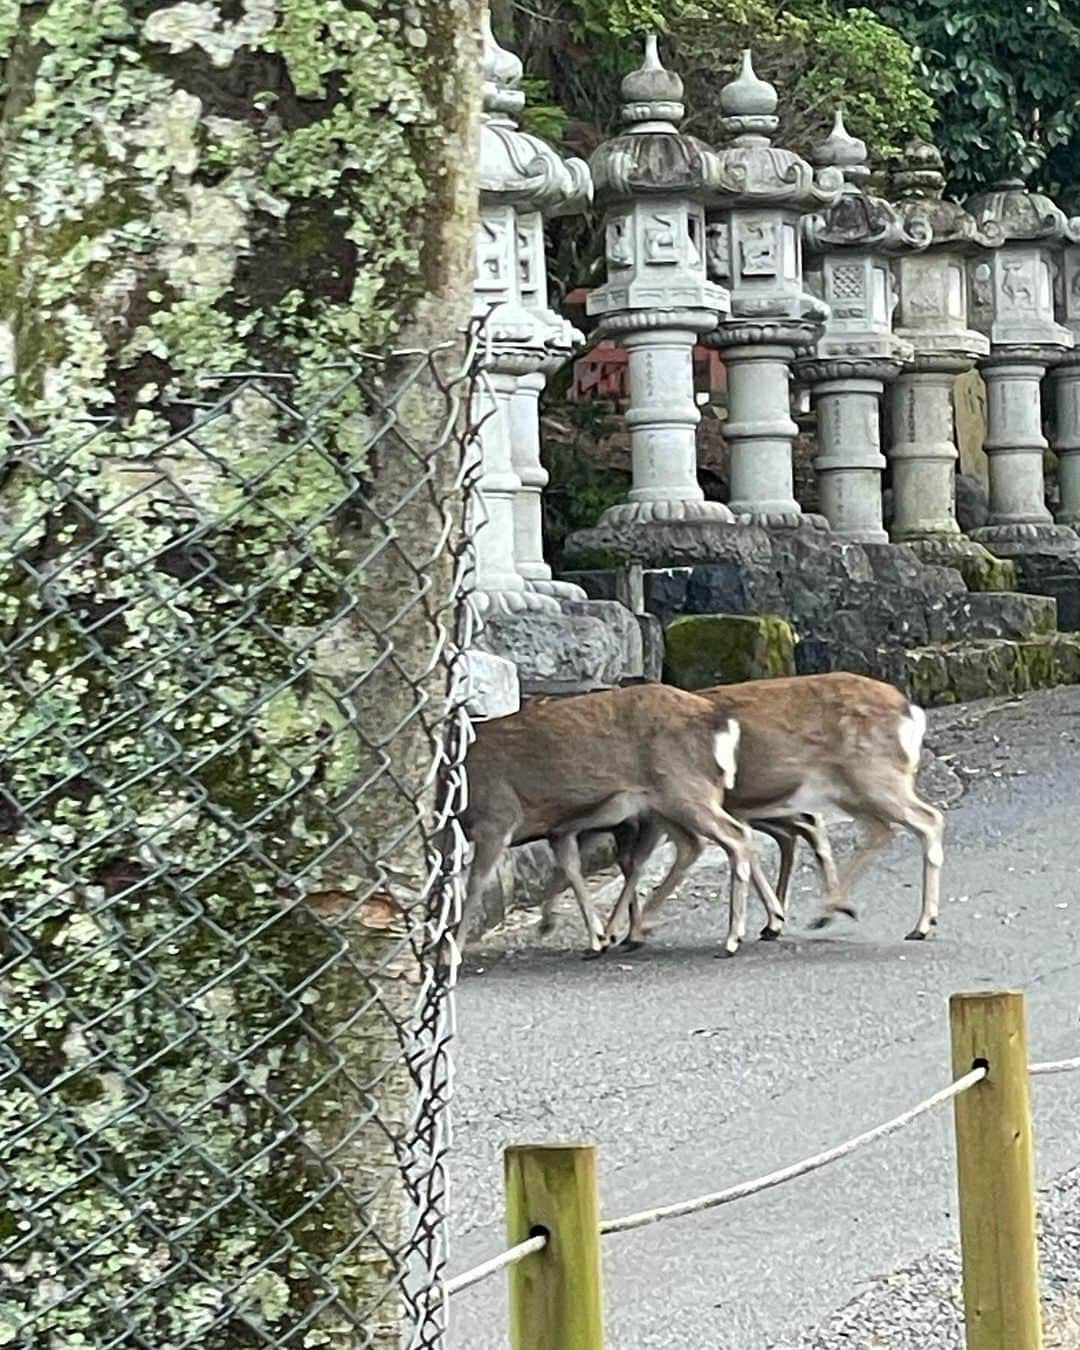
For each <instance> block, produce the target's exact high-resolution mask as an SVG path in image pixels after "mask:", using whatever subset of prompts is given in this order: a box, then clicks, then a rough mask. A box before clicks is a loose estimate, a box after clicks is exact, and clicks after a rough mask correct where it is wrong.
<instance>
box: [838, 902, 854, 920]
mask: <svg viewBox="0 0 1080 1350" xmlns="http://www.w3.org/2000/svg"><path fill="white" fill-rule="evenodd" d="M836 912H837V914H846V915H847V917H848V918H849V919H854V920H855V922H856V923H858V921H859V916H858V914H857V913H856V910H855V906H854V905H837V906H836Z"/></svg>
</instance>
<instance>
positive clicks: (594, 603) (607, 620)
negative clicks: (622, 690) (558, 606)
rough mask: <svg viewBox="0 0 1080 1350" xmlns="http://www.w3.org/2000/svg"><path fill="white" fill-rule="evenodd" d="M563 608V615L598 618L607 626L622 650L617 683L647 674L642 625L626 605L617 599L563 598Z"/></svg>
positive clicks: (613, 639)
mask: <svg viewBox="0 0 1080 1350" xmlns="http://www.w3.org/2000/svg"><path fill="white" fill-rule="evenodd" d="M562 608H563V613H564V614H568V615H572V616H573V615H580V616H582V617H583V618H592V619H596V620H598V621H599V622H600V623H602V624H603V625H604V627H605V628H607V630H608V632H609V633H610V634H611V640H612V642H614V643H615V644H616V646H617V648H618V651H619V671H618V674H617V675H616V677H615V678H616V683H620V682H621V681H623V680H639V679H641V677H642V675H643V674H644V669H643V665H642V638H641V627H640V625H639V624H638V622H637V618H636V616H635V615H634V614H632V613H631V612H630V610H628V609H627V608H626V606H625V605H620V604H619V602H618V601H617V600H564V601H563V602H562Z"/></svg>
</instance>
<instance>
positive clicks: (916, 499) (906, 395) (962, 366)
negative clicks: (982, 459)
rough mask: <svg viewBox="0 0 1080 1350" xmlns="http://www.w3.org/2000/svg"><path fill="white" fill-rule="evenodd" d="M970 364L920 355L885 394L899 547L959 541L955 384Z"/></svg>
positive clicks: (943, 356) (958, 359)
mask: <svg viewBox="0 0 1080 1350" xmlns="http://www.w3.org/2000/svg"><path fill="white" fill-rule="evenodd" d="M970 366H971V361H970V360H969V359H967V358H965V357H960V356H949V355H948V354H936V355H933V354H929V353H920V354H919V355H918V356H917V357H916V358H915V359H914V360H913V361H912V363H911V365H910V366H909V367H908V368H906V369H904V370H902V371H901V372H900V374H899V376H898V377H897V380H896V383H895V384H894V385H893V387H892V390H891V392H890V395H889V424H890V426H891V428H892V441H891V444H890V445H889V460H890V462H891V464H892V481H893V500H894V515H893V527H892V537H893V539H895V540H896V541H897V542H898V543H909V542H912V541H915V540H919V539H959V538H960V526H959V525H958V524H957V521H956V515H955V510H954V505H953V503H954V497H955V489H954V482H955V477H956V464H957V461H958V459H959V458H960V454H959V451H958V450H957V448H956V443H955V441H954V439H953V385H954V384H955V382H956V377H957V375H960V374H962V373H963V372H964V371H965V370H967V369H969V368H970Z"/></svg>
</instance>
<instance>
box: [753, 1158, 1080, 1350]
mask: <svg viewBox="0 0 1080 1350" xmlns="http://www.w3.org/2000/svg"><path fill="white" fill-rule="evenodd" d="M1039 1220H1040V1234H1039V1256H1040V1260H1041V1263H1042V1283H1043V1307H1044V1310H1045V1322H1046V1340H1045V1350H1080V1169H1074V1170H1073V1171H1071V1172H1068V1173H1067V1174H1066V1175H1065V1176H1063V1177H1062V1178H1060V1180H1059V1181H1057V1182H1055V1183H1054V1184H1053V1185H1051V1186H1047V1187H1044V1188H1043V1189H1042V1190H1041V1191H1040V1192H1039ZM963 1306H964V1305H963V1297H962V1295H961V1290H960V1258H959V1255H958V1253H957V1250H956V1248H955V1247H952V1246H950V1247H947V1248H945V1249H943V1250H941V1251H938V1252H935V1253H933V1254H932V1255H930V1256H927V1257H926V1258H924V1259H923V1260H921V1261H917V1262H915V1263H914V1264H912V1265H909V1266H905V1267H904V1268H903V1269H902V1270H898V1271H897V1272H896V1273H895V1274H893V1275H887V1276H885V1277H884V1278H882V1279H880V1280H877V1281H875V1283H874V1284H873V1285H872V1286H871V1288H869V1289H867V1290H866V1291H865V1293H863V1294H862V1295H860V1297H858V1298H856V1299H854V1300H852V1302H851V1303H849V1304H848V1305H847V1306H846V1307H845V1308H842V1309H841V1310H840V1311H839V1312H838V1313H837V1314H836V1315H835V1316H834V1317H831V1318H830V1319H829V1320H828V1322H826V1323H824V1324H823V1325H821V1326H819V1327H816V1328H815V1329H814V1330H812V1331H807V1332H804V1333H803V1334H802V1335H799V1336H796V1337H795V1338H794V1339H787V1340H783V1341H774V1342H772V1343H771V1350H836V1348H837V1347H843V1350H964V1334H963Z"/></svg>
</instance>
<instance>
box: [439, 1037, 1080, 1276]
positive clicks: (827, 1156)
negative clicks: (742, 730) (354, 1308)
mask: <svg viewBox="0 0 1080 1350" xmlns="http://www.w3.org/2000/svg"><path fill="white" fill-rule="evenodd" d="M1077 1070H1080V1056H1077V1057H1076V1058H1075V1059H1055V1060H1047V1061H1045V1062H1044V1063H1041V1064H1032V1065H1031V1070H1030V1072H1031V1075H1032V1077H1038V1076H1040V1075H1043V1074H1051V1073H1071V1072H1074V1071H1077ZM986 1075H987V1070H986V1069H985V1068H984V1067H981V1066H980V1067H979V1068H977V1069H972V1070H971V1072H970V1073H966V1074H964V1075H963V1077H962V1078H958V1079H957V1080H956V1081H955V1082H954V1083H950V1084H949V1085H948V1087H944V1088H942V1089H941V1091H940V1092H935V1093H934V1094H933V1096H930V1097H927V1098H926V1099H925V1100H924V1101H921V1102H918V1103H917V1104H916V1105H915V1106H912V1107H910V1108H909V1109H908V1110H907V1111H904V1112H902V1113H901V1114H900V1115H898V1116H893V1118H892V1119H891V1120H886V1121H884V1122H883V1123H882V1124H881V1125H875V1126H874V1127H873V1128H872V1129H869V1130H864V1131H863V1133H862V1134H857V1135H854V1136H853V1137H852V1138H851V1139H846V1140H845V1141H844V1142H843V1143H842V1144H836V1145H834V1146H833V1147H832V1148H828V1149H825V1150H823V1151H822V1152H821V1153H815V1154H813V1155H812V1156H811V1157H809V1158H804V1159H803V1160H802V1161H801V1162H797V1163H791V1164H790V1165H789V1166H787V1167H782V1168H780V1169H779V1170H778V1171H776V1172H769V1173H767V1174H766V1175H765V1176H762V1177H757V1178H755V1179H754V1180H753V1181H742V1182H739V1184H738V1185H736V1186H728V1187H727V1188H726V1189H725V1190H722V1191H714V1192H712V1193H711V1194H709V1195H700V1196H698V1197H697V1198H696V1199H693V1200H680V1201H678V1202H676V1203H675V1204H673V1205H660V1206H658V1207H657V1208H656V1209H644V1210H640V1211H639V1212H638V1213H636V1214H626V1215H624V1216H623V1217H622V1218H621V1219H607V1220H605V1221H604V1222H603V1223H601V1225H600V1232H601V1234H602V1235H603V1236H604V1237H610V1236H611V1235H612V1234H614V1233H629V1232H632V1231H633V1230H634V1229H636V1228H646V1227H648V1226H649V1225H650V1224H654V1223H660V1222H662V1221H663V1220H664V1219H679V1218H683V1217H684V1216H685V1215H687V1214H700V1213H702V1212H703V1211H704V1210H708V1209H716V1208H718V1207H719V1206H720V1205H727V1204H730V1203H731V1202H732V1201H733V1200H744V1199H745V1198H746V1197H747V1196H750V1195H757V1194H759V1193H760V1192H762V1191H768V1190H772V1189H773V1187H774V1186H780V1185H783V1183H784V1182H785V1181H794V1180H795V1178H796V1177H804V1176H807V1175H809V1173H811V1172H817V1171H819V1170H820V1169H821V1168H822V1167H827V1166H828V1165H829V1164H830V1163H834V1162H839V1161H840V1159H841V1158H847V1157H850V1155H851V1154H852V1153H855V1152H857V1150H859V1149H860V1148H866V1147H867V1146H868V1145H869V1144H875V1143H877V1141H878V1140H879V1139H885V1138H887V1136H888V1135H890V1134H895V1133H896V1131H897V1130H902V1129H903V1128H904V1126H905V1125H910V1124H911V1123H912V1121H914V1120H918V1118H919V1117H920V1116H923V1115H926V1113H927V1112H928V1111H933V1110H934V1109H935V1107H938V1106H943V1105H944V1104H945V1103H946V1102H950V1101H952V1100H953V1099H954V1098H956V1097H959V1096H960V1095H961V1093H964V1092H967V1091H968V1089H969V1088H973V1087H974V1086H975V1084H976V1083H981V1082H982V1080H983V1079H984V1078H985V1077H986ZM546 1244H547V1237H546V1236H545V1235H544V1234H540V1235H538V1236H537V1237H531V1238H528V1239H527V1240H526V1241H525V1242H519V1243H518V1244H517V1246H516V1247H511V1248H510V1249H509V1251H505V1252H503V1253H502V1254H501V1255H499V1256H494V1257H492V1259H491V1260H490V1261H485V1262H484V1263H483V1265H479V1266H476V1267H474V1268H473V1269H472V1270H467V1271H465V1272H464V1273H463V1274H461V1275H458V1276H456V1278H454V1279H452V1280H447V1281H446V1284H445V1285H444V1289H445V1291H446V1295H447V1297H448V1298H449V1297H450V1296H451V1295H453V1294H457V1293H460V1292H461V1291H462V1290H463V1289H469V1288H471V1286H472V1285H474V1284H479V1283H480V1281H481V1280H486V1279H487V1278H488V1276H490V1275H497V1274H498V1273H499V1271H501V1270H506V1269H507V1268H508V1267H510V1266H513V1265H517V1263H518V1262H519V1261H524V1259H525V1258H526V1257H527V1256H531V1255H532V1254H533V1253H534V1252H539V1251H543V1249H544V1247H545V1246H546Z"/></svg>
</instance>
